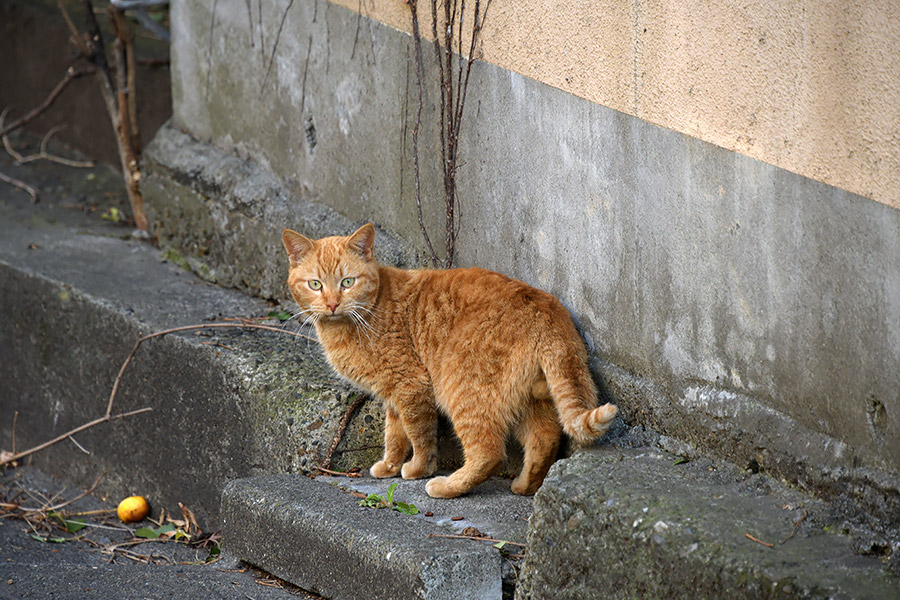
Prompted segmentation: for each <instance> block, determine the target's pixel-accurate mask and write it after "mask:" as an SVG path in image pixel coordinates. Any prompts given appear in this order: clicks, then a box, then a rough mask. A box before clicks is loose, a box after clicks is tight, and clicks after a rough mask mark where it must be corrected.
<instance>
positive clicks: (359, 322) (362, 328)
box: [347, 308, 375, 344]
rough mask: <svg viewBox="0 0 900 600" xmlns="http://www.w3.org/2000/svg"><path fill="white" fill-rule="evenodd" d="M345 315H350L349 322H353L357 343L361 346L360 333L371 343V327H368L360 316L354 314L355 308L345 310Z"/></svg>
mask: <svg viewBox="0 0 900 600" xmlns="http://www.w3.org/2000/svg"><path fill="white" fill-rule="evenodd" d="M347 314H348V315H350V318H351V320H352V321H353V326H354V328H355V329H356V338H357V341H358V342H359V343H360V344H362V338H361V337H360V335H359V334H360V332H362V333H363V335H365V336H366V339H367V340H369V343H370V344H371V343H372V336H370V335H369V332H370V331H371V332H372V333H375V331H374V330H373V329H372V326H371V325H369V324H368V323H367V322H366V320H365V319H364V318H363V316H362V315H361V314H359V313H358V312H356V310H355V308H349V309H347Z"/></svg>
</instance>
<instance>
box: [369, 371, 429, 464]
mask: <svg viewBox="0 0 900 600" xmlns="http://www.w3.org/2000/svg"><path fill="white" fill-rule="evenodd" d="M385 417H386V418H385V428H384V459H383V460H380V461H378V462H377V463H375V464H374V465H372V468H371V469H370V473H372V475H373V476H375V477H393V476H395V475H396V474H397V469H398V465H399V464H400V463H402V461H403V460H405V459H406V455H407V454H408V453H409V448H410V446H412V451H413V455H412V458H410V459H409V461H407V462H406V463H403V465H402V467H399V470H400V474H401V475H402V476H403V478H404V479H421V478H422V477H429V476H431V475H433V474H434V472H435V470H437V409H436V408H435V406H434V400H433V398H432V397H431V395H430V393H429V390H427V389H426V390H417V391H416V392H415V393H407V394H403V395H399V394H398V395H397V396H395V397H394V400H393V401H389V402H385ZM380 473H383V474H381V475H380Z"/></svg>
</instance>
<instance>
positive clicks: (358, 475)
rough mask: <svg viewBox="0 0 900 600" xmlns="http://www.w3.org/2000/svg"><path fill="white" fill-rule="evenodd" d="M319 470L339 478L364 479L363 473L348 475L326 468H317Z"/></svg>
mask: <svg viewBox="0 0 900 600" xmlns="http://www.w3.org/2000/svg"><path fill="white" fill-rule="evenodd" d="M316 468H317V469H318V470H320V471H322V472H323V473H326V474H328V475H335V476H337V477H362V473H346V472H341V471H332V470H331V469H326V468H325V467H316Z"/></svg>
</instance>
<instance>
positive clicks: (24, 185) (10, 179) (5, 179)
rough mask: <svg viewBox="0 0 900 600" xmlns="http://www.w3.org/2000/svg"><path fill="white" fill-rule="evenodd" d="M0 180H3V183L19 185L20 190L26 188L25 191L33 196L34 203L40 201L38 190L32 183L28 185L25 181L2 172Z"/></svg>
mask: <svg viewBox="0 0 900 600" xmlns="http://www.w3.org/2000/svg"><path fill="white" fill-rule="evenodd" d="M0 181H2V182H3V183H8V184H9V185H11V186H13V187H17V188H19V189H20V190H24V191H25V192H28V195H29V196H31V202H32V203H36V202H37V201H38V192H37V190H36V189H34V188H33V187H31V186H30V185H28V184H27V183H25V182H24V181H19V180H18V179H16V178H14V177H9V176H8V175H4V174H3V173H0Z"/></svg>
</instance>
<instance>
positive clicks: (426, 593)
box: [222, 476, 531, 600]
mask: <svg viewBox="0 0 900 600" xmlns="http://www.w3.org/2000/svg"><path fill="white" fill-rule="evenodd" d="M345 481H346V480H345ZM331 483H334V484H335V485H328V483H327V482H326V481H322V480H321V479H319V480H310V479H306V478H304V477H298V476H262V477H254V478H251V479H243V480H239V481H233V482H231V483H229V484H228V486H227V487H226V488H225V492H224V494H223V498H222V511H223V516H224V521H225V529H224V531H223V534H224V539H225V540H226V542H225V551H226V552H227V553H229V554H230V555H233V556H236V557H237V558H240V559H241V560H244V561H247V562H249V563H251V564H254V565H256V566H259V567H261V568H263V569H265V570H266V571H269V572H271V573H273V574H275V575H277V576H278V577H281V578H282V579H286V580H287V581H290V582H291V583H294V584H296V585H298V586H300V587H302V588H304V589H308V590H311V591H315V592H317V593H320V594H323V595H325V596H327V597H329V598H335V599H342V598H347V599H356V598H361V597H365V598H373V599H377V598H385V599H387V598H391V599H397V600H399V599H404V598H428V599H429V600H441V599H448V600H449V599H454V600H455V599H458V598H478V599H485V600H487V599H493V598H497V599H499V598H501V597H502V596H503V583H502V571H501V554H500V552H499V551H498V550H497V549H495V548H493V547H492V546H491V545H489V544H487V543H485V542H477V541H472V540H455V539H445V538H431V537H429V535H430V534H432V533H434V534H448V533H453V531H454V530H453V529H450V528H448V527H446V526H442V523H443V524H444V525H448V524H451V523H453V524H454V525H455V524H456V523H457V522H452V521H450V516H451V515H452V514H457V513H458V514H460V515H461V516H465V517H466V520H465V521H464V522H463V521H460V522H459V524H458V525H457V527H459V528H462V527H463V526H475V527H477V528H479V530H483V532H484V533H494V531H493V530H496V528H497V527H498V523H497V521H498V520H504V519H505V522H506V527H505V528H504V533H505V534H506V535H513V536H515V537H517V538H518V539H521V536H522V535H523V534H524V529H525V521H524V519H523V517H525V516H527V515H528V514H529V511H530V504H531V500H530V499H523V498H517V497H513V496H512V494H510V493H509V491H508V489H504V488H505V487H507V486H508V483H506V482H501V481H498V480H494V482H492V483H493V485H492V484H491V483H489V484H486V487H485V489H481V491H480V493H478V494H472V495H471V496H469V497H467V498H461V499H457V501H456V502H447V501H435V500H433V499H428V498H427V496H424V486H425V482H424V481H418V482H400V487H398V488H397V491H396V494H395V498H396V499H399V500H402V501H404V502H413V503H414V504H416V506H417V507H419V509H420V510H421V511H423V512H424V511H425V510H432V511H434V512H435V513H436V515H435V516H434V517H431V518H426V517H424V516H423V515H422V514H420V515H417V516H410V515H404V514H401V513H399V512H396V511H391V510H375V509H371V508H366V507H361V506H359V505H358V498H357V497H355V496H353V495H351V494H348V493H345V492H344V491H342V490H341V489H339V488H338V487H337V485H336V484H337V483H338V482H335V481H333V480H332V481H331ZM389 483H390V482H387V481H375V480H371V479H368V480H367V481H366V482H365V483H364V484H363V485H364V486H365V489H370V490H378V491H379V492H380V493H382V494H383V493H384V490H385V489H387V487H388V485H389ZM504 483H506V485H504ZM348 485H357V486H358V485H359V484H358V483H356V484H348ZM423 496H424V497H423ZM426 503H427V504H426ZM426 507H427V508H426ZM498 507H499V508H498ZM489 510H492V511H493V517H487V516H486V515H485V511H489ZM511 530H517V531H518V533H516V531H511ZM457 531H458V529H457ZM494 535H497V534H496V533H494ZM511 541H512V540H511Z"/></svg>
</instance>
